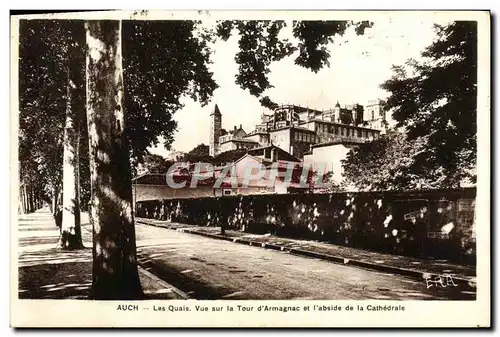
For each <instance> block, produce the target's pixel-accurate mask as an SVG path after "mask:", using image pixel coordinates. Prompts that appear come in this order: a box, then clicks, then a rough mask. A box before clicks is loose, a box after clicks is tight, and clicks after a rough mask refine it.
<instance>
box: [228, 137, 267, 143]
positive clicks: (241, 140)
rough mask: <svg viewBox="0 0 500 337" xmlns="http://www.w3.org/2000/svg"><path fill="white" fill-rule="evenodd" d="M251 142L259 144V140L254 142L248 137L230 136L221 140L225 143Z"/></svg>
mask: <svg viewBox="0 0 500 337" xmlns="http://www.w3.org/2000/svg"><path fill="white" fill-rule="evenodd" d="M231 142H235V143H251V144H260V143H259V142H256V141H254V140H249V139H240V138H231V139H228V140H226V141H223V142H221V144H226V143H231Z"/></svg>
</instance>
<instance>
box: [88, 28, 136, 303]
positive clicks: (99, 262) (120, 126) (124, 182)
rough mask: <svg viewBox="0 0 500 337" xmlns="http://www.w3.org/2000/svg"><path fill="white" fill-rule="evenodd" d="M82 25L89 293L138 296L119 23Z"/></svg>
mask: <svg viewBox="0 0 500 337" xmlns="http://www.w3.org/2000/svg"><path fill="white" fill-rule="evenodd" d="M85 29H86V34H87V68H86V72H87V123H88V131H89V152H90V176H91V178H90V180H91V220H92V225H93V234H94V240H93V254H94V260H93V261H94V263H93V279H92V292H91V298H93V299H97V300H118V299H128V300H132V299H141V298H143V297H144V294H143V291H142V287H141V283H140V279H139V273H138V269H137V257H136V243H135V228H134V219H133V215H132V183H131V171H130V161H129V147H128V142H127V138H126V135H125V133H124V127H125V118H124V112H123V104H124V97H123V94H124V89H123V71H122V59H121V22H120V21H89V22H86V25H85Z"/></svg>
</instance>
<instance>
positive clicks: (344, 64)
mask: <svg viewBox="0 0 500 337" xmlns="http://www.w3.org/2000/svg"><path fill="white" fill-rule="evenodd" d="M373 22H374V26H373V27H372V28H370V29H367V30H366V31H365V34H364V35H362V36H357V35H356V34H355V33H354V31H353V30H352V29H351V30H349V31H348V32H346V34H345V35H344V36H342V37H336V38H335V41H334V43H333V44H330V45H329V46H328V48H329V50H330V54H331V57H330V67H326V68H324V69H322V70H320V71H319V72H318V73H313V72H312V71H310V70H307V69H305V68H301V67H299V66H296V65H295V64H294V57H293V55H292V57H289V58H286V59H283V60H281V61H279V62H276V63H273V64H272V65H271V72H270V74H269V80H270V83H271V84H272V85H274V88H272V89H269V90H267V91H266V92H265V94H266V95H269V97H270V98H271V99H272V100H273V101H275V102H276V103H278V104H295V105H303V106H308V107H310V108H313V109H319V110H321V109H329V108H332V107H334V105H335V103H336V102H337V101H339V103H340V104H341V105H342V106H343V105H345V104H352V103H359V104H361V105H366V104H367V103H368V101H370V100H376V99H383V98H385V97H387V93H386V92H384V91H383V90H382V89H381V88H380V84H382V83H383V82H385V81H386V80H387V79H389V78H390V77H391V74H392V71H391V67H392V65H401V64H403V63H404V62H405V61H407V60H408V59H410V58H416V59H419V55H420V53H421V51H422V50H423V49H424V48H425V47H427V46H428V45H430V44H431V43H432V40H433V39H434V38H435V33H434V30H433V25H434V24H435V23H444V22H436V21H435V19H433V17H431V16H429V17H422V16H420V17H409V16H404V17H397V16H392V17H384V18H381V19H378V20H373ZM284 34H285V35H288V34H286V32H284ZM213 50H214V54H213V55H212V60H213V64H211V65H210V70H211V71H213V72H214V79H215V81H216V82H217V84H218V85H219V88H218V89H217V90H215V92H214V95H213V98H212V100H211V102H210V103H209V104H208V105H207V106H205V107H202V106H201V105H200V104H199V103H197V102H194V101H192V100H190V99H185V100H184V103H185V107H184V108H183V109H182V110H179V111H178V112H176V114H175V115H174V118H175V120H176V121H177V123H178V128H177V132H176V133H175V136H174V137H175V141H174V143H173V145H172V150H176V151H189V150H191V149H193V148H194V147H195V146H197V145H199V144H201V143H204V144H207V145H208V139H209V132H210V130H209V128H210V119H209V118H210V113H211V112H212V111H213V109H214V106H215V104H217V105H218V106H219V109H220V111H221V113H222V127H223V128H225V129H231V128H233V126H235V125H237V126H239V125H240V124H241V125H242V126H243V129H244V130H245V131H247V132H250V131H252V130H253V129H254V125H255V124H258V123H260V116H261V114H262V113H263V112H264V111H265V112H269V111H268V110H265V109H264V108H263V107H262V106H261V105H260V103H259V102H258V99H257V98H256V97H254V96H251V95H250V94H249V93H248V91H244V90H243V89H241V88H240V87H239V86H238V85H236V84H235V74H236V72H237V70H238V68H237V64H236V62H235V61H234V56H235V53H236V52H237V50H238V36H237V35H236V36H233V37H232V38H231V39H229V40H228V41H227V42H222V41H221V42H217V43H216V44H215V45H214V46H213ZM150 151H151V152H152V153H155V154H159V155H162V156H166V155H168V153H169V152H170V151H167V150H166V149H165V148H163V146H161V145H160V146H158V147H155V148H151V149H150Z"/></svg>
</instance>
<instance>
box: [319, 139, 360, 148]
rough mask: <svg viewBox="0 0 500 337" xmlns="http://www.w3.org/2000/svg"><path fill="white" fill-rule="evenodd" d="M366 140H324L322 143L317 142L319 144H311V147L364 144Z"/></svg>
mask: <svg viewBox="0 0 500 337" xmlns="http://www.w3.org/2000/svg"><path fill="white" fill-rule="evenodd" d="M365 143H366V141H362V140H360V141H355V140H342V139H339V140H333V141H330V142H324V143H319V144H313V145H311V148H318V147H326V146H333V145H345V146H357V145H360V144H365Z"/></svg>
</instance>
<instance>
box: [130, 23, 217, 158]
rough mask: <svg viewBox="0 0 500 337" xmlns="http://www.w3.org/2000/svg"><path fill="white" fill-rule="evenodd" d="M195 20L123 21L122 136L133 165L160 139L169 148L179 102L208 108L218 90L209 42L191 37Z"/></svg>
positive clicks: (180, 106)
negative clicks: (186, 99)
mask: <svg viewBox="0 0 500 337" xmlns="http://www.w3.org/2000/svg"><path fill="white" fill-rule="evenodd" d="M196 26H197V22H195V21H175V20H167V21H151V20H145V21H138V20H132V21H124V22H123V33H122V35H123V66H124V83H125V115H126V118H127V120H126V123H127V124H126V128H127V136H128V139H129V142H130V144H131V147H132V148H131V152H132V158H133V160H134V161H135V162H136V163H137V162H141V161H142V157H143V155H144V154H146V153H147V148H148V147H150V146H154V145H157V144H158V142H159V137H161V139H163V145H164V147H165V148H167V149H169V148H170V146H171V144H172V142H173V138H174V131H175V130H176V127H177V123H176V121H175V120H174V119H173V115H174V113H175V112H176V111H178V110H180V109H181V108H182V107H183V103H182V98H183V97H190V98H192V99H194V100H195V101H199V102H200V103H201V104H202V105H205V104H206V103H208V100H209V98H210V97H211V96H212V93H213V91H214V90H215V89H216V88H217V85H216V83H215V81H214V80H213V79H212V73H211V72H210V71H209V70H208V68H207V66H208V64H210V62H211V61H210V53H211V50H210V49H209V48H208V46H207V44H208V42H209V41H208V40H207V39H205V38H200V37H198V36H196V35H195V30H196V29H195V28H196Z"/></svg>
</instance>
